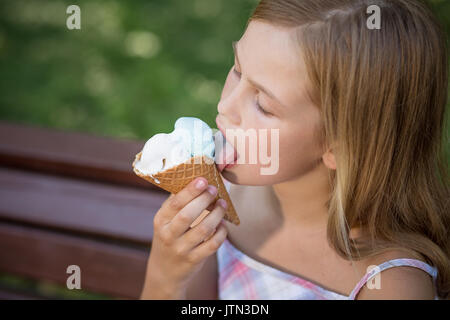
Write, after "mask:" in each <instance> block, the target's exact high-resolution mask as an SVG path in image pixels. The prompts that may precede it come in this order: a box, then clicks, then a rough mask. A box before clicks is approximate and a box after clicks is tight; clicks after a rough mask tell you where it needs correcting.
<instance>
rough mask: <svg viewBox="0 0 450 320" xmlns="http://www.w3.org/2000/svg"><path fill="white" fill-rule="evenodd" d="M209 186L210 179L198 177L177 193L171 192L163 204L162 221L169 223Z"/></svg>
mask: <svg viewBox="0 0 450 320" xmlns="http://www.w3.org/2000/svg"><path fill="white" fill-rule="evenodd" d="M207 187H208V180H206V179H205V178H203V177H198V178H196V179H194V180H193V181H191V182H190V183H189V184H188V185H187V186H186V187H184V188H183V189H182V190H181V191H180V192H178V193H177V194H171V195H170V197H169V198H167V200H166V201H164V203H163V204H162V206H161V210H160V212H159V214H160V217H159V219H160V221H162V223H163V225H165V224H167V223H169V222H170V221H171V220H172V219H173V217H175V215H176V214H177V213H178V212H180V211H181V209H183V208H184V207H185V206H186V205H187V204H188V203H189V202H190V201H192V200H193V199H195V198H196V197H198V196H199V195H200V194H202V192H203V191H205V189H206V188H207Z"/></svg>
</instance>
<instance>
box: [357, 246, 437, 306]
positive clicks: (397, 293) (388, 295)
mask: <svg viewBox="0 0 450 320" xmlns="http://www.w3.org/2000/svg"><path fill="white" fill-rule="evenodd" d="M403 258H406V259H417V256H415V255H412V254H409V253H406V252H402V251H398V250H396V251H391V252H388V253H386V254H382V255H380V256H377V257H376V258H374V259H371V261H370V266H372V267H373V266H379V265H380V264H382V263H383V262H386V261H389V260H392V259H403ZM418 260H421V259H418ZM421 261H423V260H421ZM368 267H369V266H368ZM374 278H375V277H374ZM374 278H372V280H371V281H369V282H367V283H366V284H365V285H364V286H363V287H362V288H361V290H360V291H359V293H358V295H357V299H358V300H428V299H434V297H435V291H434V285H433V279H432V277H431V276H430V275H429V274H428V273H427V272H425V271H424V270H422V269H419V268H416V267H412V266H396V267H392V268H389V269H385V270H382V271H381V272H380V273H379V277H378V278H377V279H374ZM377 282H378V283H377Z"/></svg>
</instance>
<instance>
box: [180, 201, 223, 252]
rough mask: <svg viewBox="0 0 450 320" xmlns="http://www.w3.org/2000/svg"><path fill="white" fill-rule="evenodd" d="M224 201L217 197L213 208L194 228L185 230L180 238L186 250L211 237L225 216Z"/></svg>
mask: <svg viewBox="0 0 450 320" xmlns="http://www.w3.org/2000/svg"><path fill="white" fill-rule="evenodd" d="M225 209H226V202H225V200H223V199H219V200H218V201H217V203H216V205H215V207H214V209H213V210H212V211H211V212H210V213H209V214H208V215H207V216H206V217H205V218H204V219H203V220H202V222H200V223H199V224H198V225H196V226H195V227H194V228H192V229H190V230H189V231H187V232H186V233H185V234H184V235H183V236H182V237H181V240H182V241H184V242H185V245H186V250H191V249H193V248H194V247H196V246H198V245H199V244H200V243H202V242H203V241H205V240H206V239H208V238H209V237H211V236H212V235H213V234H214V233H215V232H216V229H217V227H218V225H219V224H220V222H221V221H222V219H223V217H224V216H225Z"/></svg>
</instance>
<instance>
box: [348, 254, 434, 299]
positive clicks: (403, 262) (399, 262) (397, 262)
mask: <svg viewBox="0 0 450 320" xmlns="http://www.w3.org/2000/svg"><path fill="white" fill-rule="evenodd" d="M403 266H407V267H415V268H419V269H422V270H423V271H425V272H426V273H428V274H429V275H430V276H431V277H432V278H433V281H436V277H437V269H436V268H434V267H432V266H430V265H429V264H427V263H425V262H423V261H420V260H417V259H393V260H389V261H386V262H384V263H382V264H380V265H378V266H376V267H374V268H372V269H371V270H370V271H369V272H367V273H366V274H365V275H364V277H363V278H362V279H361V280H360V281H359V282H358V284H357V285H356V287H355V288H354V289H353V291H352V292H351V293H350V296H349V299H350V300H354V299H355V298H356V296H357V294H358V293H359V291H360V290H361V288H362V287H363V286H364V285H365V284H366V283H367V282H368V281H369V280H370V279H372V278H373V277H374V276H375V275H377V274H379V273H380V272H381V271H383V270H386V269H390V268H394V267H403Z"/></svg>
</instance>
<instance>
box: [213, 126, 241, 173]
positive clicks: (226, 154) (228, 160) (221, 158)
mask: <svg viewBox="0 0 450 320" xmlns="http://www.w3.org/2000/svg"><path fill="white" fill-rule="evenodd" d="M216 123H217V128H218V129H219V130H220V132H221V133H222V135H223V137H224V139H222V140H223V141H222V142H223V143H222V144H221V143H220V141H219V140H217V142H216V164H217V169H218V170H219V172H222V171H223V170H224V169H228V168H231V166H233V165H235V164H236V160H237V158H238V154H237V152H236V150H235V149H234V147H233V146H232V145H231V144H230V143H229V142H228V141H227V140H226V136H225V131H224V130H223V129H222V126H221V125H220V124H219V122H218V121H217V119H216Z"/></svg>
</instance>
